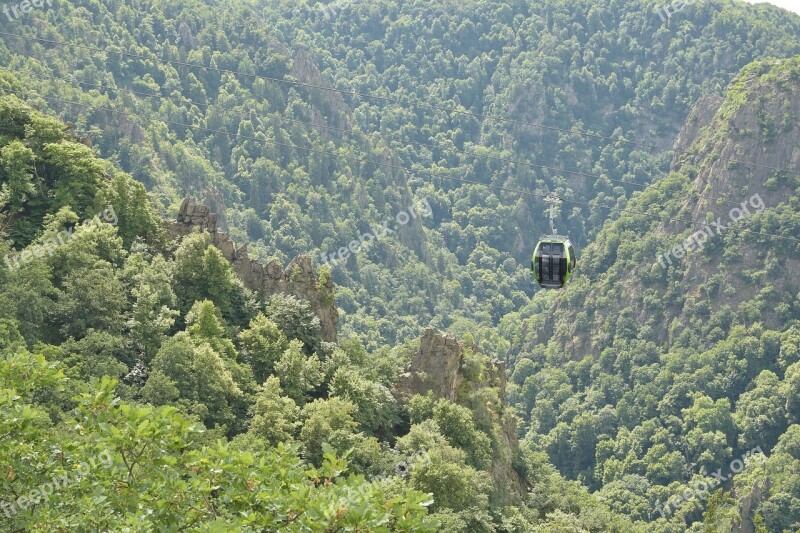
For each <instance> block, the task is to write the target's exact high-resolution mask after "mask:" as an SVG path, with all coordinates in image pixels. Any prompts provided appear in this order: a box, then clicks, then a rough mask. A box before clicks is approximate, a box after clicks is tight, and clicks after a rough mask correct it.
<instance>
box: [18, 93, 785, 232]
mask: <svg viewBox="0 0 800 533" xmlns="http://www.w3.org/2000/svg"><path fill="white" fill-rule="evenodd" d="M8 91H9V92H14V93H17V94H25V93H23V92H22V91H17V90H13V89H9V90H8ZM28 96H33V97H39V98H42V99H45V100H55V101H58V102H62V103H65V104H68V105H76V106H79V107H87V108H93V109H94V110H96V111H107V112H110V113H117V114H120V115H123V116H126V117H137V118H141V119H144V120H146V121H150V122H152V121H153V119H150V118H148V117H144V116H142V115H137V114H135V113H130V112H127V111H119V110H117V109H111V108H105V107H98V106H94V105H91V104H83V103H80V102H73V101H70V100H65V99H63V98H56V97H50V96H42V95H37V94H29V95H28ZM159 120H160V121H161V122H164V123H167V124H173V125H175V126H179V127H184V128H191V129H196V130H200V131H206V132H210V133H218V134H222V135H226V136H229V137H234V138H241V139H250V140H253V141H256V142H260V143H264V144H271V145H276V146H283V147H286V148H291V149H295V150H302V151H306V152H309V153H319V154H326V155H330V156H331V157H337V158H345V159H351V160H354V161H360V162H362V163H369V164H374V165H378V166H383V167H386V168H389V169H393V170H405V171H407V172H412V173H419V172H424V173H426V174H429V175H431V176H432V177H438V178H440V179H445V180H453V181H459V182H463V183H469V184H472V185H479V186H483V187H487V188H491V189H496V190H500V191H505V192H513V193H516V194H522V195H526V196H532V197H535V198H541V199H544V198H546V197H547V195H545V194H539V193H536V192H531V191H525V190H521V189H512V188H509V187H503V186H497V185H491V184H486V183H481V182H479V181H474V180H468V179H465V178H457V177H454V176H447V175H442V174H436V173H434V172H433V171H431V170H427V169H417V170H409V169H408V168H406V167H404V166H400V165H393V164H391V163H386V162H383V161H376V160H374V159H369V158H363V157H356V156H351V155H346V154H340V153H336V152H330V151H327V150H318V149H314V148H306V147H302V146H297V145H294V144H291V143H283V142H279V141H270V140H266V139H260V138H258V137H253V136H249V135H241V134H239V133H231V132H228V131H225V130H219V129H215V128H206V127H203V126H197V125H194V124H184V123H180V122H176V121H172V120H166V119H159ZM140 126H141V124H140ZM141 127H144V126H141ZM561 200H562V201H563V202H565V203H572V204H576V205H584V206H587V207H600V208H602V209H608V210H614V209H616V207H607V206H592V204H590V203H588V202H582V201H579V200H572V199H569V198H562V199H561ZM623 214H631V215H640V216H643V217H645V218H647V219H649V220H657V221H665V220H667V221H671V222H681V223H683V224H686V225H687V227H692V226H698V225H707V223H705V222H694V221H692V220H687V219H681V218H673V217H666V216H657V217H656V216H653V215H652V214H649V213H645V212H643V211H635V210H632V209H630V208H628V207H623V208H622V209H621V210H620V211H619V215H620V216H621V215H623ZM738 231H740V232H742V233H749V234H753V235H759V236H762V237H768V238H774V239H782V240H787V241H792V242H797V243H800V239H797V238H794V237H788V236H785V235H774V234H769V233H761V232H758V231H753V230H748V229H744V228H739V229H738Z"/></svg>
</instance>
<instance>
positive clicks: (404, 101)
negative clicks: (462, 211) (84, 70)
mask: <svg viewBox="0 0 800 533" xmlns="http://www.w3.org/2000/svg"><path fill="white" fill-rule="evenodd" d="M0 35H5V36H9V37H17V38H19V39H23V40H29V41H39V42H45V43H50V44H53V45H56V46H72V47H75V48H83V49H85V50H91V51H94V52H103V53H111V54H117V55H121V56H125V57H131V58H134V59H141V60H144V61H155V62H159V63H170V64H173V65H178V66H182V67H192V68H201V69H204V70H209V71H212V72H219V73H225V74H232V75H234V76H242V77H247V78H254V79H261V80H265V81H271V82H275V83H284V84H289V85H294V86H297V87H306V88H311V89H318V90H323V91H332V92H335V93H339V94H346V95H349V96H358V97H361V98H369V99H373V100H378V101H383V102H391V103H395V104H398V105H401V106H404V107H407V106H416V107H422V108H427V109H433V110H437V111H443V112H445V113H456V114H461V115H468V116H472V117H475V118H480V119H483V120H497V121H502V122H508V123H511V124H517V125H521V126H528V127H532V128H541V129H545V130H551V131H558V132H561V133H565V134H568V135H580V136H584V137H590V138H596V139H602V140H606V141H610V142H615V143H623V144H629V145H632V146H639V147H642V148H647V149H648V150H652V149H656V150H662V151H673V149H663V148H660V147H658V146H656V145H654V144H648V143H642V142H637V141H631V140H628V139H625V138H623V137H610V136H606V135H600V134H596V133H590V132H586V131H581V130H578V129H571V130H567V129H564V128H558V127H555V126H546V125H544V124H542V123H539V124H535V123H532V122H526V121H522V120H516V119H512V118H507V117H502V116H499V115H488V114H483V113H476V112H473V111H467V110H461V109H456V108H453V107H445V106H438V105H435V104H428V103H424V102H414V101H412V100H409V99H402V98H392V97H388V96H380V95H375V94H371V93H363V92H358V91H349V90H345V89H339V88H337V87H328V86H324V85H318V84H313V83H308V82H301V81H298V80H288V79H285V78H275V77H272V76H264V75H260V74H251V73H247V72H241V71H238V70H232V69H221V68H218V67H212V66H207V65H203V64H202V63H190V62H187V61H177V60H174V59H163V58H159V57H156V56H149V57H148V56H144V55H140V54H132V53H130V52H122V51H117V50H109V49H108V48H101V47H97V46H90V45H85V44H78V43H71V42H64V41H56V40H54V39H45V38H43V37H31V36H26V35H20V34H17V33H8V32H3V31H0ZM728 161H731V162H734V163H738V164H741V165H745V166H750V167H756V168H764V169H767V170H775V171H783V172H790V173H793V174H800V171H795V170H789V169H784V168H778V167H771V166H768V165H760V164H757V163H748V162H746V161H740V160H737V159H729V160H728Z"/></svg>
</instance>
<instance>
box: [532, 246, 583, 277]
mask: <svg viewBox="0 0 800 533" xmlns="http://www.w3.org/2000/svg"><path fill="white" fill-rule="evenodd" d="M576 266H577V257H576V254H575V248H574V247H573V246H572V243H571V242H570V240H569V237H561V236H559V235H546V236H544V237H542V239H541V240H540V241H539V244H537V245H536V249H535V250H534V251H533V257H532V258H531V269H532V270H533V275H534V277H535V278H536V281H537V282H538V283H539V285H541V286H542V287H543V288H545V289H560V288H562V287H563V286H564V285H566V283H567V281H569V278H570V276H572V272H573V271H574V270H575V267H576Z"/></svg>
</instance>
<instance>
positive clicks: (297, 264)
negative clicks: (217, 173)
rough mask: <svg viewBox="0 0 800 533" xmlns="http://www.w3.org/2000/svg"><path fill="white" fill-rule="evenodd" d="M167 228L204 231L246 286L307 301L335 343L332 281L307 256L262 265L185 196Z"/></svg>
mask: <svg viewBox="0 0 800 533" xmlns="http://www.w3.org/2000/svg"><path fill="white" fill-rule="evenodd" d="M170 227H171V229H172V232H173V234H174V235H176V236H184V235H188V234H190V233H192V232H194V231H198V230H199V231H207V232H208V233H209V234H210V235H211V242H212V243H213V244H214V246H215V247H217V249H219V251H220V252H222V255H223V256H224V257H225V258H226V259H227V260H228V261H230V263H231V266H232V267H233V271H234V272H235V273H236V275H237V276H239V279H241V280H242V283H244V285H245V286H246V287H248V288H250V289H252V290H256V291H261V292H262V293H263V294H264V295H265V296H271V295H273V294H290V295H293V296H296V297H298V298H303V299H305V300H308V302H309V303H310V304H311V309H312V310H313V311H314V313H315V314H316V315H317V316H318V317H319V320H320V324H321V327H322V338H323V340H325V341H327V342H336V323H337V322H338V320H339V313H338V312H337V310H336V306H335V305H334V287H333V281H332V280H331V279H330V278H328V279H326V280H321V279H320V278H319V277H318V276H317V275H315V273H314V269H313V267H312V265H311V258H310V257H309V256H307V255H300V256H298V257H296V258H295V259H294V260H293V261H292V262H291V263H289V266H287V267H286V268H283V265H281V264H279V263H278V262H277V261H272V262H270V263H267V264H266V265H265V264H263V263H260V262H258V261H256V260H255V259H251V258H250V257H248V255H247V245H246V244H244V245H242V246H239V247H237V246H236V243H234V242H233V241H232V240H231V239H230V237H228V235H227V234H226V233H225V232H223V231H219V230H218V229H217V215H216V214H215V213H212V212H211V211H210V210H209V208H208V207H207V206H205V205H201V204H197V203H195V202H193V201H191V200H190V199H188V198H185V199H184V200H183V203H182V204H181V208H180V211H179V212H178V220H177V222H173V223H171V224H170Z"/></svg>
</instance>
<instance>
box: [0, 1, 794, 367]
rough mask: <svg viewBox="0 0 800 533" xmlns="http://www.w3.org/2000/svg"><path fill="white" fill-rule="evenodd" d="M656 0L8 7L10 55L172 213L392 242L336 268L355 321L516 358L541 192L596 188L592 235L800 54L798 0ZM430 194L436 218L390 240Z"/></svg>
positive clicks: (580, 228)
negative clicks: (710, 119) (724, 113)
mask: <svg viewBox="0 0 800 533" xmlns="http://www.w3.org/2000/svg"><path fill="white" fill-rule="evenodd" d="M657 4H658V2H655V1H645V0H635V1H611V0H601V1H598V2H583V1H579V0H568V1H564V0H558V1H556V0H548V1H546V2H532V3H529V2H523V1H517V0H514V1H503V0H492V1H480V2H478V1H467V2H453V1H441V2H429V1H423V0H420V1H414V2H405V1H404V2H395V1H389V0H377V1H370V2H357V1H353V2H347V1H341V0H340V1H337V2H333V3H331V4H327V5H326V4H323V3H319V2H316V3H312V2H308V1H306V0H301V1H296V0H280V1H277V2H268V3H263V2H252V3H248V2H244V1H241V0H235V1H234V0H230V1H224V2H211V1H208V2H202V1H199V0H192V1H189V2H186V1H184V0H181V1H158V2H152V1H139V0H129V1H112V2H103V3H100V2H96V1H87V2H61V3H59V4H58V6H57V7H55V6H54V7H51V8H48V9H43V10H34V11H33V12H32V13H30V14H29V15H28V16H26V17H24V18H20V19H17V20H14V21H9V22H8V23H7V24H4V26H3V28H2V32H3V34H2V35H0V63H2V65H4V67H5V68H6V69H11V70H13V71H14V72H15V73H17V75H18V79H19V83H18V85H17V86H16V87H14V89H15V90H18V91H19V94H22V95H25V97H26V98H28V99H29V100H30V101H34V102H37V104H38V105H42V106H47V107H48V108H50V109H52V110H53V111H54V112H56V113H58V114H59V116H61V117H62V118H64V119H65V120H69V121H71V122H72V123H74V124H75V125H76V126H77V127H78V129H79V131H83V132H84V133H83V135H85V136H86V137H87V138H89V139H91V140H92V142H93V145H94V146H96V147H98V148H99V149H100V151H101V153H102V154H103V155H104V156H106V157H108V158H109V159H112V160H114V161H117V162H118V163H119V164H120V166H121V167H122V169H124V170H127V171H128V172H130V173H131V174H132V175H133V176H134V178H135V179H137V180H138V181H140V182H142V183H144V184H145V185H146V186H147V187H148V189H154V190H155V191H156V193H157V195H159V197H160V198H162V201H163V203H164V204H168V206H167V207H168V210H169V211H170V213H171V214H172V215H174V214H175V213H176V211H177V208H178V202H179V200H180V198H182V197H183V196H184V195H195V196H197V197H200V198H201V199H203V200H204V201H205V203H207V204H208V205H209V206H210V207H211V208H212V210H214V211H215V212H217V213H219V216H220V224H221V227H222V228H223V229H225V228H229V229H230V231H231V233H232V236H233V238H234V240H236V241H237V242H250V243H251V246H250V248H249V250H250V254H251V255H252V256H255V257H259V258H261V259H263V260H266V259H267V258H269V257H275V258H277V259H278V260H279V261H280V262H281V263H282V264H286V263H287V262H288V261H289V260H290V259H291V258H293V257H294V256H295V255H297V254H298V253H309V254H311V255H312V256H313V258H314V259H315V261H320V260H321V257H322V256H323V254H324V255H325V256H329V255H330V254H332V253H336V252H337V251H339V250H341V249H343V248H346V247H348V245H349V243H350V242H352V241H353V240H354V239H358V238H359V237H360V236H361V235H364V234H365V233H367V232H373V233H375V234H377V235H380V236H381V237H383V238H382V239H381V240H379V242H377V243H376V244H374V245H373V246H371V247H368V248H367V249H366V250H363V251H361V252H360V253H358V254H354V255H351V257H349V258H347V259H346V260H343V261H340V262H338V263H337V264H336V265H335V266H334V267H333V279H334V281H335V282H336V283H337V284H338V285H339V286H340V290H339V292H338V304H339V306H340V311H341V326H340V328H341V331H342V332H343V333H344V334H348V335H349V334H350V333H351V332H354V333H357V334H358V335H359V336H360V338H361V339H362V341H363V342H364V343H365V344H366V345H367V346H368V347H369V348H370V349H375V348H378V347H379V346H380V345H381V344H383V343H384V342H390V343H391V342H395V341H398V340H404V339H408V338H413V337H416V336H418V335H419V334H420V333H421V331H422V329H424V328H425V327H426V326H429V325H430V326H433V327H438V328H450V329H452V330H453V331H454V332H456V333H459V334H460V333H463V332H467V331H469V332H472V333H476V332H477V333H480V335H479V337H481V338H483V339H491V340H490V341H488V342H484V343H483V344H484V349H486V350H487V351H491V352H493V353H497V354H500V355H502V354H504V353H505V352H506V350H507V349H508V344H507V343H506V342H504V341H502V340H500V339H499V338H498V337H497V336H493V335H492V333H491V331H490V330H489V329H488V328H490V327H491V326H492V325H494V324H496V323H497V321H498V320H499V319H500V318H501V317H502V316H504V315H506V314H508V313H513V312H514V311H516V310H518V309H519V308H520V307H522V306H523V305H524V304H525V303H526V302H527V300H528V298H529V296H530V295H531V294H532V293H533V289H532V286H531V283H530V277H529V275H528V273H527V271H526V268H527V265H528V264H529V257H530V253H531V251H532V246H533V243H532V242H531V241H532V240H533V239H535V238H536V237H538V235H539V234H540V233H541V232H542V231H543V230H544V224H543V219H542V217H541V211H542V206H541V202H540V197H537V196H532V195H531V194H529V193H533V194H541V193H545V192H548V191H556V192H557V193H558V194H560V195H561V196H562V197H563V198H565V199H572V200H575V201H576V202H579V203H569V202H567V203H566V204H565V210H564V211H565V212H564V215H565V217H564V218H565V223H564V224H562V227H561V229H562V231H566V230H569V231H570V232H571V233H572V235H573V236H574V238H575V239H576V240H577V242H578V244H579V247H581V246H583V245H585V244H586V243H588V242H590V241H591V240H593V239H594V236H595V235H596V234H597V231H598V230H599V229H600V227H601V225H602V224H603V222H604V221H605V220H606V219H607V218H608V217H609V216H611V217H615V216H617V215H618V213H619V209H620V208H621V207H622V206H623V205H624V203H625V201H626V198H628V197H629V196H630V195H631V193H632V192H633V191H634V190H636V189H641V188H642V187H644V186H645V185H647V184H648V183H651V182H654V181H657V180H659V179H660V178H661V177H662V175H663V173H664V171H665V170H666V169H667V165H668V162H669V159H670V158H671V154H669V153H668V152H666V153H665V152H664V151H663V150H662V149H661V148H664V149H665V148H667V147H669V146H670V145H671V144H672V142H673V139H674V136H675V135H676V134H677V132H678V130H679V129H680V127H681V125H682V124H683V121H684V118H685V117H686V115H687V113H688V111H689V108H690V106H691V105H692V103H693V102H694V101H695V100H696V99H697V98H698V97H699V96H700V95H701V94H703V93H716V94H721V93H722V91H723V90H724V87H725V86H726V85H727V83H728V82H729V81H730V79H731V78H732V76H733V75H734V74H735V73H736V72H737V71H738V70H739V69H740V68H742V67H744V66H745V65H746V64H748V63H749V62H751V61H752V60H754V59H758V58H762V57H765V56H775V57H790V56H792V55H793V54H796V53H800V44H798V43H799V42H800V40H799V39H798V36H800V31H799V30H800V19H798V18H797V17H795V16H792V15H789V14H788V13H786V12H783V11H780V10H778V9H775V8H772V7H769V6H766V5H761V6H749V5H746V4H744V3H743V2H732V1H711V0H709V1H704V2H697V3H695V5H692V6H687V7H686V8H685V9H684V10H683V11H681V12H680V13H678V14H676V15H674V16H673V17H672V18H670V19H669V20H668V21H666V22H664V21H662V19H661V18H660V17H659V16H658V15H657V14H656V12H655V8H656V7H657ZM14 35H20V36H21V37H18V36H14ZM35 39H45V40H35ZM197 65H199V66H197ZM322 87H336V88H337V91H331V90H325V89H323V88H322ZM36 94H39V95H41V96H42V97H43V98H47V99H41V98H37V97H36V96H35V95H36ZM367 95H373V96H374V97H369V96H367ZM70 102H76V103H70ZM122 113H127V114H122ZM491 117H504V118H506V119H508V118H511V119H514V121H512V122H509V121H507V120H497V119H495V118H491ZM539 123H543V124H544V125H545V126H546V127H544V128H540V127H535V125H536V124H539ZM309 124H313V126H312V125H309ZM573 129H574V130H580V131H582V132H584V133H583V134H577V133H573V132H572V131H571V130H573ZM604 137H608V138H604ZM620 137H624V138H625V139H627V142H622V141H619V140H615V139H618V138H620ZM631 141H634V142H631ZM636 143H643V144H636ZM656 147H660V148H656ZM463 180H467V182H465V181H463ZM493 187H495V188H493ZM496 187H505V189H498V188H496ZM423 199H424V200H427V201H428V202H429V203H430V205H431V206H432V214H430V215H425V216H420V217H417V218H415V219H413V220H412V221H411V222H410V223H409V224H407V225H399V227H397V232H396V233H392V234H388V235H385V236H383V235H381V234H382V233H383V231H382V230H379V229H378V228H380V227H381V225H382V224H385V223H389V224H390V226H389V227H390V228H392V226H393V225H395V224H394V222H393V221H394V220H395V219H396V217H398V216H400V214H401V213H403V212H405V211H406V210H407V209H408V208H409V206H410V205H411V204H412V203H413V202H414V201H415V200H416V201H420V202H421V201H422V200H423Z"/></svg>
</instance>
